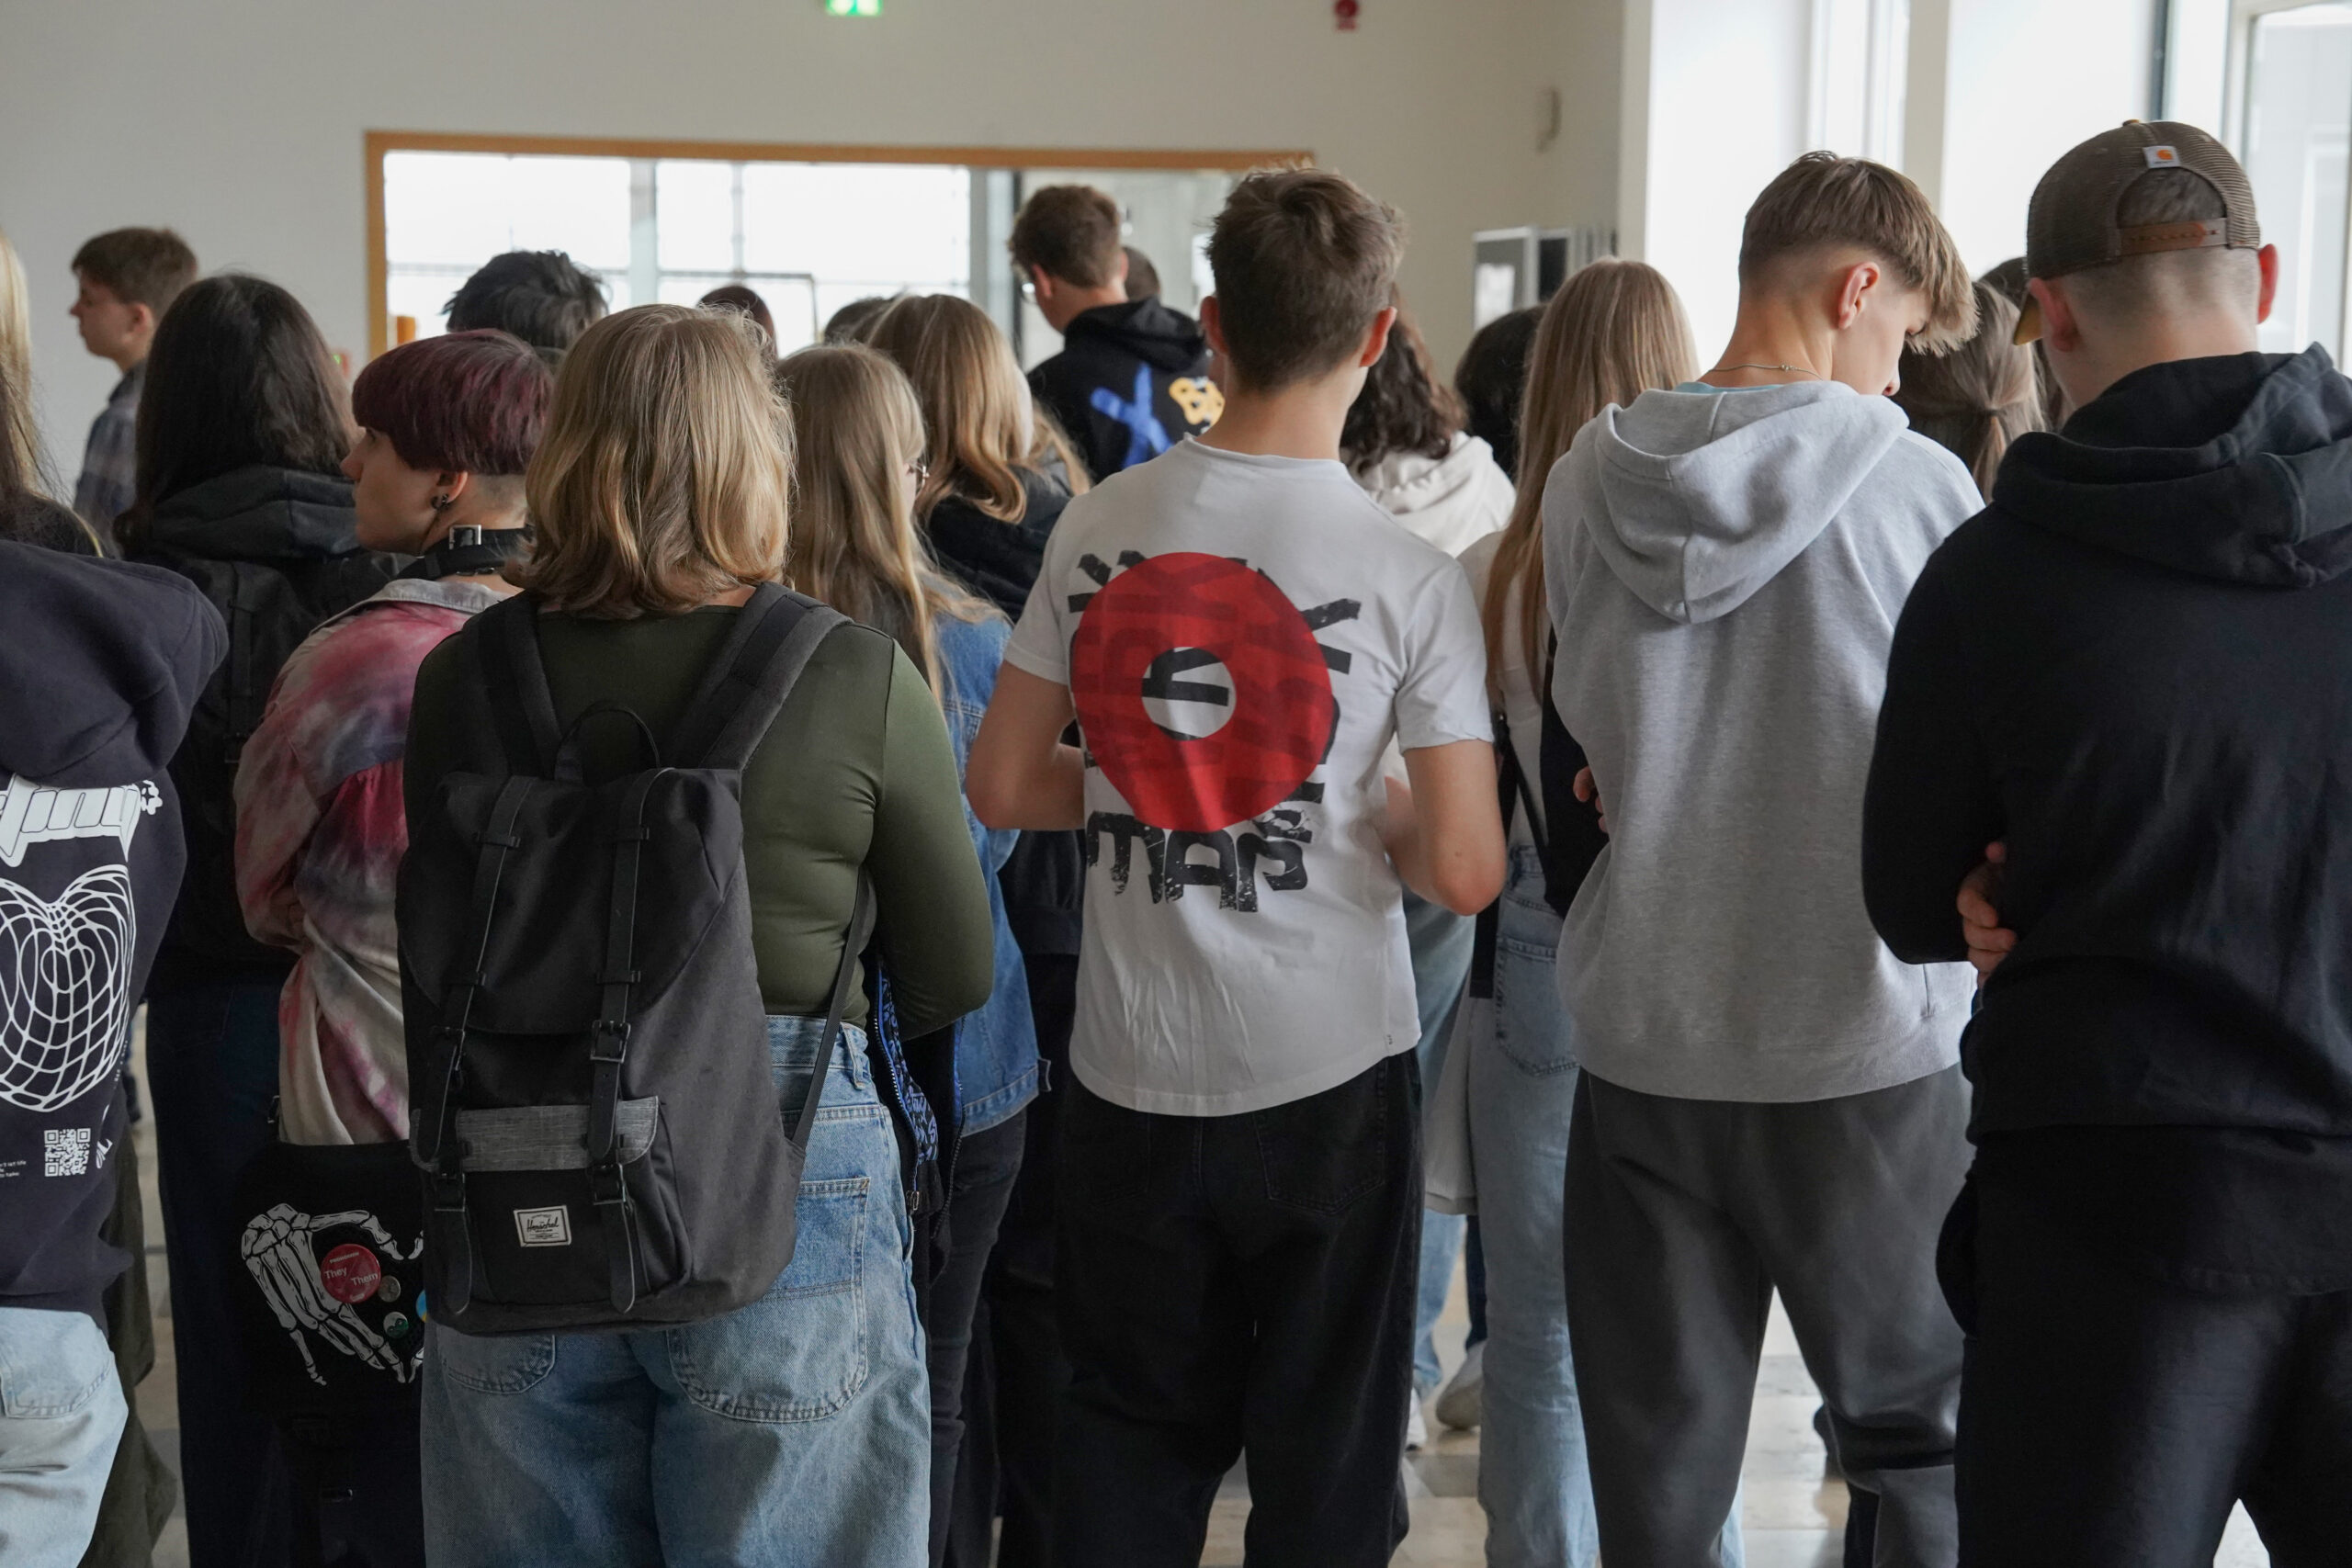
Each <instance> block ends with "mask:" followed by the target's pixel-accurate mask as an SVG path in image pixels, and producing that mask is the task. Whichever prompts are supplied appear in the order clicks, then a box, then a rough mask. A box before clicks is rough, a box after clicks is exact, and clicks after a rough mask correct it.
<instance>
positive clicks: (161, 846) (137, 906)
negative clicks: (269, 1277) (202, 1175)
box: [0, 543, 227, 1323]
mask: <svg viewBox="0 0 2352 1568" xmlns="http://www.w3.org/2000/svg"><path fill="white" fill-rule="evenodd" d="M0 625H5V626H6V627H7V628H8V634H7V636H6V637H5V638H0V778H5V780H6V784H5V785H0V1306H12V1307H41V1308H51V1309H56V1310H62V1311H69V1312H85V1313H88V1314H90V1315H91V1316H92V1317H94V1318H99V1319H100V1322H101V1323H103V1321H104V1319H103V1318H102V1317H100V1312H99V1297H100V1295H101V1293H102V1292H104V1291H105V1289H106V1287H107V1283H108V1282H109V1281H110V1280H113V1279H114V1277H115V1276H116V1275H118V1274H119V1273H121V1272H122V1269H123V1267H124V1265H125V1264H126V1263H128V1262H129V1261H130V1259H129V1258H128V1256H127V1255H126V1254H124V1253H123V1251H122V1250H121V1249H120V1248H119V1247H111V1246H108V1245H107V1243H105V1242H103V1241H101V1240H100V1239H99V1237H98V1227H99V1225H100V1224H102V1223H103V1222H104V1221H105V1220H106V1218H107V1213H109V1212H110V1211H111V1210H112V1208H113V1206H114V1176H115V1165H116V1162H115V1161H114V1159H113V1158H112V1157H111V1156H112V1155H113V1153H114V1149H115V1147H116V1145H118V1144H119V1143H120V1142H121V1140H122V1137H123V1135H124V1127H123V1111H122V1046H123V1044H124V1043H125V1041H126V1039H127V1038H128V1034H127V1025H128V1023H129V1021H130V1010H131V1009H132V1008H133V1007H135V1006H137V1005H138V1002H139V998H140V995H141V991H142V989H143V988H144V987H145V985H146V978H147V969H148V966H149V964H151V963H153V960H154V956H155V948H156V944H157V943H158V942H160V941H161V940H162V938H163V935H164V923H165V921H166V920H167V919H169V917H170V914H171V909H172V901H173V898H174V897H175V895H176V894H177V892H178V890H179V884H180V871H181V866H182V863H183V862H184V861H185V859H186V853H185V851H184V849H183V846H182V843H181V838H180V822H179V807H178V802H177V799H176V797H175V792H174V790H173V787H172V780H171V774H170V773H169V772H168V771H167V764H168V762H169V761H170V760H171V756H172V753H173V752H174V751H175V750H177V749H178V746H179V744H180V736H181V734H182V732H183V731H184V730H186V729H187V719H188V712H189V709H190V708H191V707H192V706H193V705H194V704H195V702H196V698H197V694H198V692H200V691H201V690H202V689H203V687H204V682H205V681H206V679H207V678H208V677H209V675H210V674H211V673H212V671H213V667H214V666H215V665H217V664H219V663H220V656H221V653H222V652H223V650H224V649H225V648H226V646H227V639H226V637H225V634H224V632H223V629H222V627H221V624H220V616H219V615H217V614H215V613H214V612H213V610H212V607H211V606H210V605H209V604H206V603H205V602H204V597H203V595H201V594H199V593H198V592H196V591H195V590H194V589H193V588H191V587H189V586H188V584H187V583H186V582H184V581H181V580H180V579H178V578H176V577H174V576H173V575H171V574H170V573H169V572H164V571H158V570H154V569H153V568H152V567H141V566H130V565H126V564H124V563H122V562H120V561H101V560H94V559H89V558H77V557H74V556H69V555H64V554H61V553H59V552H56V551H52V550H47V549H40V548H37V547H33V546H30V545H24V544H14V543H0Z"/></svg>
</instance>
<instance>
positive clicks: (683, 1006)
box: [399, 584, 871, 1334]
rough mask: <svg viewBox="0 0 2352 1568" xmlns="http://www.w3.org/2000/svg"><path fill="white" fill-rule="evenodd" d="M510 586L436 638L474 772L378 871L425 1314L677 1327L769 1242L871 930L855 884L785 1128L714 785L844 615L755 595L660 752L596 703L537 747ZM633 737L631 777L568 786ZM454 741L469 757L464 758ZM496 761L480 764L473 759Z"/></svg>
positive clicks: (726, 1300)
mask: <svg viewBox="0 0 2352 1568" xmlns="http://www.w3.org/2000/svg"><path fill="white" fill-rule="evenodd" d="M538 610H539V605H538V601H537V596H536V595H533V594H527V593H526V594H522V595H518V596H517V597H515V598H514V599H510V600H508V601H506V602H505V603H503V604H497V605H494V606H492V608H490V609H488V610H484V611H482V612H481V614H480V615H476V616H475V617H474V618H473V619H472V621H470V622H469V624H468V625H467V626H466V628H465V630H464V631H462V632H460V633H459V634H458V636H459V637H461V638H462V639H463V640H464V641H465V642H466V643H467V644H469V648H468V649H467V650H466V651H467V653H468V654H469V656H470V658H469V660H467V661H466V668H467V671H468V675H469V678H470V679H472V680H475V681H478V682H481V687H480V689H479V690H478V692H477V693H476V694H475V696H476V700H475V701H474V702H472V703H470V704H464V703H461V704H460V705H459V706H460V711H473V712H476V713H486V714H487V716H488V717H489V720H490V725H489V728H492V729H494V730H495V731H496V733H495V734H492V735H480V734H477V735H474V736H471V737H470V738H466V737H461V738H460V739H461V748H462V750H464V752H465V754H467V755H469V757H470V759H471V760H472V761H475V762H476V763H477V764H478V765H479V771H474V772H452V773H448V774H447V775H445V776H444V777H443V778H442V780H441V781H440V784H439V785H438V787H437V789H436V791H435V798H434V799H433V800H432V802H431V803H430V804H429V805H425V806H422V807H419V808H418V809H417V810H416V811H415V812H414V813H413V815H412V816H411V818H410V821H409V835H410V837H409V852H408V857H407V859H406V860H405V861H403V862H402V863H401V876H400V901H399V908H400V931H401V987H402V992H403V998H404V1004H405V1017H406V1022H407V1031H408V1059H409V1084H410V1089H409V1095H410V1138H411V1145H412V1152H413V1156H414V1158H415V1160H416V1162H417V1164H418V1165H419V1166H421V1167H423V1168H424V1170H425V1172H426V1177H425V1183H426V1189H427V1191H426V1210H425V1280H426V1287H427V1298H428V1303H429V1309H430V1312H431V1314H432V1316H433V1318H434V1320H435V1322H438V1323H442V1324H445V1325H447V1326H449V1327H451V1328H454V1329H457V1330H458V1331H459V1332H461V1333H467V1334H502V1333H518V1332H524V1331H530V1330H541V1329H550V1328H597V1327H618V1326H644V1325H660V1324H676V1323H691V1322H696V1321H699V1320H702V1319H705V1318H709V1317H715V1316H717V1315H718V1314H721V1313H726V1312H731V1311H733V1310H734V1309H735V1308H737V1307H740V1306H742V1305H745V1304H746V1303H750V1302H752V1301H755V1300H757V1299H758V1298H759V1297H760V1296H761V1295H763V1294H764V1293H765V1292H766V1291H767V1289H768V1287H769V1286H770V1285H772V1284H773V1283H774V1282H775V1278H776V1276H777V1275H778V1274H780V1273H782V1272H783V1270H784V1268H785V1265H786V1263H788V1262H789V1261H790V1260H791V1258H792V1249H793V1231H794V1210H793V1204H794V1200H795V1197H796V1196H797V1192H798V1190H799V1185H800V1171H801V1168H802V1166H803V1164H804V1163H805V1159H806V1151H807V1148H808V1143H809V1133H810V1131H811V1130H812V1128H813V1127H814V1125H815V1122H816V1114H817V1105H818V1101H819V1099H820V1096H821V1095H822V1093H823V1091H824V1082H825V1070H824V1069H825V1067H826V1066H827V1065H828V1064H829V1063H830V1061H831V1052H832V1050H833V1049H834V1048H835V1043H836V1041H837V1039H838V1036H839V1032H840V1028H841V1021H842V1008H843V1006H844V1005H845V1003H846V1001H847V999H848V996H849V987H850V985H851V983H852V981H853V979H854V976H856V975H857V973H858V954H859V953H860V952H861V951H862V949H863V948H864V947H865V935H866V929H867V927H868V926H869V925H870V923H871V912H870V895H869V893H868V891H867V889H866V888H865V886H864V884H863V881H861V884H860V888H859V893H858V898H857V909H856V913H855V915H854V917H853V919H852V929H851V931H850V933H849V940H848V942H847V943H846V944H845V945H844V947H843V949H842V963H841V969H840V972H839V973H838V975H837V976H835V979H834V984H833V994H832V1006H831V1015H830V1016H829V1017H828V1019H827V1020H826V1029H825V1035H824V1041H825V1050H824V1054H823V1055H820V1058H819V1066H818V1071H817V1072H816V1073H815V1074H813V1075H812V1076H811V1077H810V1079H809V1089H808V1093H807V1096H806V1097H805V1099H804V1100H803V1101H802V1103H801V1104H800V1105H799V1106H797V1108H795V1109H796V1111H797V1115H796V1118H795V1121H794V1123H793V1127H792V1130H791V1133H790V1135H789V1136H787V1135H786V1126H785V1122H784V1119H783V1115H782V1113H781V1109H780V1107H779V1105H778V1102H777V1099H776V1094H775V1086H774V1080H773V1078H772V1077H771V1073H770V1067H769V1059H768V1035H767V1017H766V1010H765V1008H764V1006H763V1002H762V1000H761V995H760V984H759V973H758V967H757V964H756V961H755V959H754V957H753V954H752V916H751V904H750V900H749V897H748V896H747V893H746V891H745V886H744V873H743V850H742V840H743V822H742V813H741V799H740V794H739V792H740V789H741V770H742V768H743V765H744V763H745V761H747V760H748V759H749V758H750V756H751V754H752V749H753V748H754V747H756V746H757V745H758V744H759V742H760V739H761V738H762V737H763V736H764V735H765V734H766V733H767V729H768V726H769V724H770V722H771V721H772V720H773V719H774V718H775V715H776V712H777V710H778V709H779V708H781V707H782V706H783V705H784V703H785V699H786V697H787V696H789V695H790V694H791V692H792V688H793V684H794V682H796V681H797V679H798V677H799V674H800V671H802V669H803V668H805V667H806V665H807V664H808V661H809V656H810V655H811V654H813V653H814V652H815V651H816V648H817V645H818V643H820V641H822V640H823V639H824V637H826V636H827V635H828V634H829V633H831V631H832V630H833V628H834V627H836V626H843V625H846V624H847V622H846V621H845V620H844V618H843V617H842V615H839V614H837V613H836V612H834V611H832V610H830V609H827V608H826V607H825V606H824V605H822V604H818V603H816V602H815V601H814V600H811V599H806V598H803V597H801V596H800V595H798V594H795V593H787V592H785V591H784V590H783V589H780V588H777V587H775V586H774V585H773V584H768V585H763V586H762V587H761V588H760V589H759V590H757V591H756V592H754V593H753V594H752V599H751V602H750V603H749V604H746V605H744V607H743V610H742V612H741V615H738V616H737V618H736V623H735V625H734V626H733V627H732V628H730V630H729V635H728V637H727V639H726V641H725V642H724V643H723V644H722V645H721V646H720V648H719V649H718V654H717V655H716V657H715V658H714V659H713V660H712V661H711V665H710V667H709V669H708V670H707V671H705V673H704V676H703V680H702V683H701V687H700V689H699V691H698V692H697V694H696V695H695V700H694V702H693V703H692V704H691V705H689V707H688V708H687V710H686V712H685V714H684V716H682V717H681V718H680V720H679V721H678V723H677V726H676V728H675V730H674V732H673V734H672V735H671V736H670V738H669V744H668V748H667V750H668V753H669V758H670V764H669V765H667V766H663V765H662V759H661V758H660V757H659V756H658V755H655V754H653V753H656V752H657V750H658V749H657V747H656V745H655V741H654V738H653V736H652V734H651V733H650V730H649V729H648V728H647V727H646V725H645V723H644V721H643V720H642V719H639V717H638V716H636V715H635V714H633V713H630V712H629V711H628V709H626V708H623V707H621V706H619V705H616V704H611V703H599V704H596V705H593V706H591V707H590V708H589V709H587V710H586V711H585V712H584V713H582V715H581V716H580V717H579V718H578V719H577V720H575V722H574V723H573V724H572V726H571V729H570V730H569V731H566V732H563V733H561V734H559V733H558V731H557V728H556V719H555V708H554V703H553V700H552V698H551V696H550V694H549V693H548V682H547V675H546V671H545V670H544V668H543V667H542V665H541V664H540V660H539V650H538V633H537V625H536V623H537V616H538ZM600 716H609V717H610V718H612V719H616V720H620V721H625V722H627V723H628V724H630V725H633V726H634V727H635V728H636V731H637V737H638V740H639V745H640V747H641V748H642V749H643V750H645V751H646V752H647V753H649V756H648V758H647V761H648V766H647V767H646V768H645V769H644V770H643V771H641V772H638V773H625V774H623V775H621V776H619V777H617V778H613V779H609V780H605V781H603V782H600V783H590V782H589V781H588V780H587V779H586V778H585V777H584V776H583V774H582V766H581V761H580V753H579V746H578V739H577V738H578V732H579V730H580V728H581V726H582V724H585V723H587V722H589V721H590V720H592V719H595V718H598V717H600ZM468 740H469V741H470V744H469V745H468V744H465V742H467V741H468ZM502 756H503V767H501V766H499V765H497V764H498V762H499V760H500V759H501V758H502Z"/></svg>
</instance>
